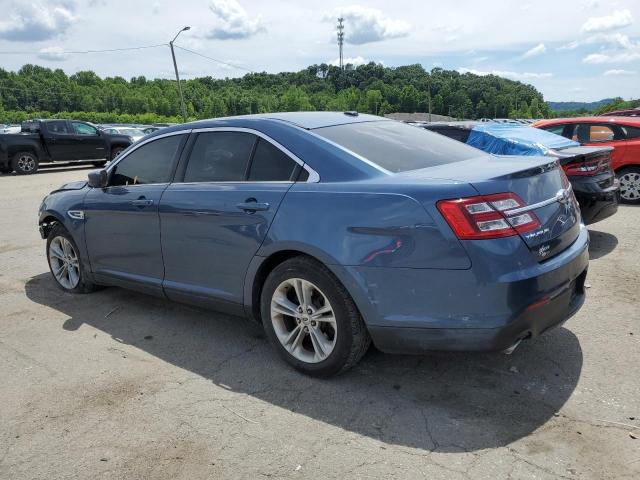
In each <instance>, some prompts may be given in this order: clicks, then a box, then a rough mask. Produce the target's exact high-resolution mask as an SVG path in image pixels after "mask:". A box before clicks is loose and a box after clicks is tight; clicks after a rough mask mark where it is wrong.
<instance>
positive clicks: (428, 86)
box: [427, 80, 431, 121]
mask: <svg viewBox="0 0 640 480" xmlns="http://www.w3.org/2000/svg"><path fill="white" fill-rule="evenodd" d="M427 88H428V90H427V91H428V92H429V121H431V80H429V83H428V84H427Z"/></svg>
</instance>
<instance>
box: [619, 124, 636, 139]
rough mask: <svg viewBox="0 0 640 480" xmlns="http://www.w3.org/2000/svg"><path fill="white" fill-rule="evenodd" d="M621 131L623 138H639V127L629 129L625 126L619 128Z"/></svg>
mask: <svg viewBox="0 0 640 480" xmlns="http://www.w3.org/2000/svg"><path fill="white" fill-rule="evenodd" d="M621 128H622V131H623V132H624V136H625V138H640V128H639V127H629V126H627V125H624V126H621Z"/></svg>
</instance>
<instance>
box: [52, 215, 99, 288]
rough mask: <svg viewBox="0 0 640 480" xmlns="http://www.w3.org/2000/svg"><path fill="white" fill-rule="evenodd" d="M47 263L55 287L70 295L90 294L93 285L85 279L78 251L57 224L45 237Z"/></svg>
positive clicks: (68, 235) (74, 243)
mask: <svg viewBox="0 0 640 480" xmlns="http://www.w3.org/2000/svg"><path fill="white" fill-rule="evenodd" d="M46 254H47V262H48V263H49V270H50V271H51V275H52V276H53V279H54V280H55V282H56V285H57V286H58V287H59V288H60V289H62V290H64V291H65V292H70V293H90V292H93V291H94V290H96V286H95V284H93V283H91V282H89V281H88V280H87V279H86V278H85V273H84V268H83V267H84V265H83V263H82V258H81V257H80V250H79V249H78V246H77V245H76V242H74V241H73V237H71V235H70V234H69V232H68V231H67V229H66V228H64V227H63V226H62V225H61V224H59V223H57V224H56V225H54V227H53V228H52V229H51V231H50V232H49V235H48V236H47V252H46Z"/></svg>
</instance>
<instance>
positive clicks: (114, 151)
mask: <svg viewBox="0 0 640 480" xmlns="http://www.w3.org/2000/svg"><path fill="white" fill-rule="evenodd" d="M123 150H124V147H113V148H112V149H111V160H115V158H116V157H117V156H118V155H120V154H121V153H122V151H123Z"/></svg>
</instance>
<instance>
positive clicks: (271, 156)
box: [160, 129, 300, 312]
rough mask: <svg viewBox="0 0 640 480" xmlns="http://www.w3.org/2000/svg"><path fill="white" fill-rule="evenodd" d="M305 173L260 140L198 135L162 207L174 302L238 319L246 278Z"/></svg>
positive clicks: (167, 281)
mask: <svg viewBox="0 0 640 480" xmlns="http://www.w3.org/2000/svg"><path fill="white" fill-rule="evenodd" d="M299 170H300V166H299V165H298V163H297V161H296V160H294V158H293V156H292V155H291V154H289V153H288V152H285V151H284V150H283V148H282V147H280V146H278V145H275V144H274V143H273V142H272V141H270V140H269V139H267V138H262V137H260V136H258V135H257V132H256V133H251V132H247V131H237V130H233V131H230V130H225V129H213V130H210V131H202V132H199V133H197V137H196V138H195V140H194V141H193V146H192V148H191V152H190V154H189V155H188V158H186V161H185V162H184V165H183V166H182V173H181V174H180V173H179V174H178V175H182V181H177V182H175V183H173V184H171V185H170V186H169V187H168V188H167V190H166V191H165V193H164V195H163V197H162V201H161V204H160V223H161V234H162V251H163V254H164V265H165V277H164V283H163V285H164V290H165V293H166V295H167V296H168V297H169V298H173V299H175V300H181V301H186V302H189V303H202V304H207V305H211V306H215V307H216V308H218V309H221V310H226V311H230V312H235V311H237V310H238V309H240V308H241V305H242V302H243V285H244V276H245V273H246V271H247V268H248V266H249V262H250V261H251V259H252V258H253V256H254V255H255V253H256V252H257V251H258V249H259V248H260V245H261V244H262V241H263V240H264V237H265V235H266V233H267V230H268V229H269V226H270V225H271V222H272V220H273V217H274V216H275V214H276V212H277V210H278V207H279V206H280V202H281V201H282V199H283V197H284V195H285V193H286V192H287V191H288V190H289V188H290V187H291V185H292V184H293V181H294V178H295V176H296V175H297V172H299Z"/></svg>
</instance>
